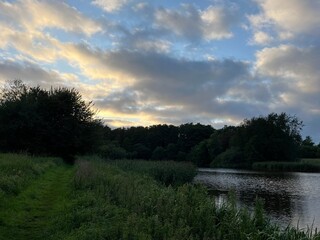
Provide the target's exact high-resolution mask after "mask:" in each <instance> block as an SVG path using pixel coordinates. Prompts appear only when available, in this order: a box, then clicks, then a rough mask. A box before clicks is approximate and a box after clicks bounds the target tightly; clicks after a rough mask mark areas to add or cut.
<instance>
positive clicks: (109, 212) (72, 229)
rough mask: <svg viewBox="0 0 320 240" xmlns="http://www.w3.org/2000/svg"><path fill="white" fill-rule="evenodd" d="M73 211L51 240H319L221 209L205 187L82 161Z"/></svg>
mask: <svg viewBox="0 0 320 240" xmlns="http://www.w3.org/2000/svg"><path fill="white" fill-rule="evenodd" d="M73 183H74V194H73V197H72V198H73V201H72V207H71V209H69V211H68V214H64V215H61V217H60V218H58V219H57V221H56V224H55V225H53V226H55V228H53V229H52V233H51V234H50V236H51V239H70V240H71V239H320V237H319V236H312V235H311V233H305V232H301V231H298V230H296V229H294V228H288V229H286V230H280V228H279V227H277V226H274V225H272V224H270V223H269V222H268V220H266V219H265V218H264V215H263V212H262V207H261V206H258V207H257V208H256V210H255V212H254V213H252V214H250V213H248V211H246V210H243V209H240V210H239V209H237V208H236V207H235V204H234V203H233V201H230V202H227V203H225V204H223V205H222V206H217V205H216V203H215V200H214V199H213V198H212V197H210V196H208V194H207V191H206V190H205V189H204V188H203V187H201V186H194V185H192V184H184V185H182V186H179V187H175V188H173V187H170V186H169V187H166V186H165V185H163V184H159V182H157V181H155V180H154V179H153V178H152V177H149V176H147V175H143V176H142V175H141V174H140V173H137V172H133V171H124V170H122V169H119V167H116V166H114V165H110V164H106V163H103V162H90V161H82V162H79V163H78V165H77V171H76V173H75V177H74V181H73Z"/></svg>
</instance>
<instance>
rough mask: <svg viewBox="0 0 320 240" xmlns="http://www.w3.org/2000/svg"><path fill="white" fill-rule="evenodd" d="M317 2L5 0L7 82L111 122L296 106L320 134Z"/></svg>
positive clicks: (1, 43)
mask: <svg viewBox="0 0 320 240" xmlns="http://www.w3.org/2000/svg"><path fill="white" fill-rule="evenodd" d="M319 12H320V1H319V0H284V1H279V0H202V1H191V0H185V1H172V0H158V1H144V0H93V1H89V0H70V1H53V0H52V1H51V0H43V1H40V0H39V1H37V0H20V1H0V32H1V38H0V83H1V85H3V83H4V82H5V81H6V80H13V79H21V80H23V81H24V82H25V83H27V84H28V85H31V86H33V85H40V86H42V87H50V86H66V87H75V88H76V89H78V90H79V91H80V92H81V93H82V95H83V96H84V98H85V99H86V100H93V101H94V103H95V107H96V108H97V109H99V112H98V115H99V117H101V118H103V119H104V120H105V122H106V123H107V124H108V125H109V126H112V127H118V126H136V125H151V124H161V123H170V124H181V123H186V122H194V123H196V122H200V123H203V124H211V125H213V126H214V127H216V128H219V127H221V126H223V125H236V124H239V123H240V122H241V121H242V120H243V119H244V118H251V117H253V116H259V115H266V114H268V113H270V112H278V113H280V112H287V113H289V114H292V115H296V116H297V117H299V118H300V119H301V120H303V121H304V124H305V127H304V131H303V134H304V135H311V136H312V137H313V139H314V140H315V141H316V142H317V143H318V142H319V141H320V127H319V123H320V65H319V64H320V27H319V26H320V14H319Z"/></svg>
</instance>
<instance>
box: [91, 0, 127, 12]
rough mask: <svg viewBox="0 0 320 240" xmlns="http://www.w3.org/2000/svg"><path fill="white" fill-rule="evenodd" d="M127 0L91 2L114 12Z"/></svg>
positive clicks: (97, 0) (96, 0)
mask: <svg viewBox="0 0 320 240" xmlns="http://www.w3.org/2000/svg"><path fill="white" fill-rule="evenodd" d="M128 2H129V0H95V1H93V2H92V4H94V5H96V6H98V7H100V8H102V9H103V10H104V11H106V12H114V11H118V10H120V9H121V8H122V7H123V6H124V5H126V4H127V3H128Z"/></svg>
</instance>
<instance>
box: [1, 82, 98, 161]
mask: <svg viewBox="0 0 320 240" xmlns="http://www.w3.org/2000/svg"><path fill="white" fill-rule="evenodd" d="M91 106H92V104H91V103H86V102H85V101H83V100H82V97H81V95H80V93H79V92H78V91H76V90H75V89H67V88H51V89H50V90H45V89H41V88H40V87H28V86H26V85H25V84H24V83H23V82H22V81H20V80H15V81H13V82H10V83H9V84H7V86H6V87H5V88H4V89H3V91H2V93H1V98H0V148H1V150H2V151H25V152H29V153H32V154H50V155H55V156H60V157H62V158H63V159H64V160H65V161H67V162H70V163H72V162H73V160H74V156H75V154H82V153H87V152H90V151H93V150H94V147H95V146H96V145H97V144H98V143H99V141H100V139H102V135H101V133H102V129H103V126H102V124H101V123H100V122H99V121H98V120H95V119H94V118H93V116H94V112H93V111H92V110H91Z"/></svg>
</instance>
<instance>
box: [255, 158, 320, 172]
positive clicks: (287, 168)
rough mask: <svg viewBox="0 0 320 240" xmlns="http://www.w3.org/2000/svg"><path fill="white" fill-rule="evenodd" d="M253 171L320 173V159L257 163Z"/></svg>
mask: <svg viewBox="0 0 320 240" xmlns="http://www.w3.org/2000/svg"><path fill="white" fill-rule="evenodd" d="M252 169H253V170H259V171H278V172H320V159H301V160H300V161H299V162H272V161H271V162H256V163H253V164H252Z"/></svg>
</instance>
